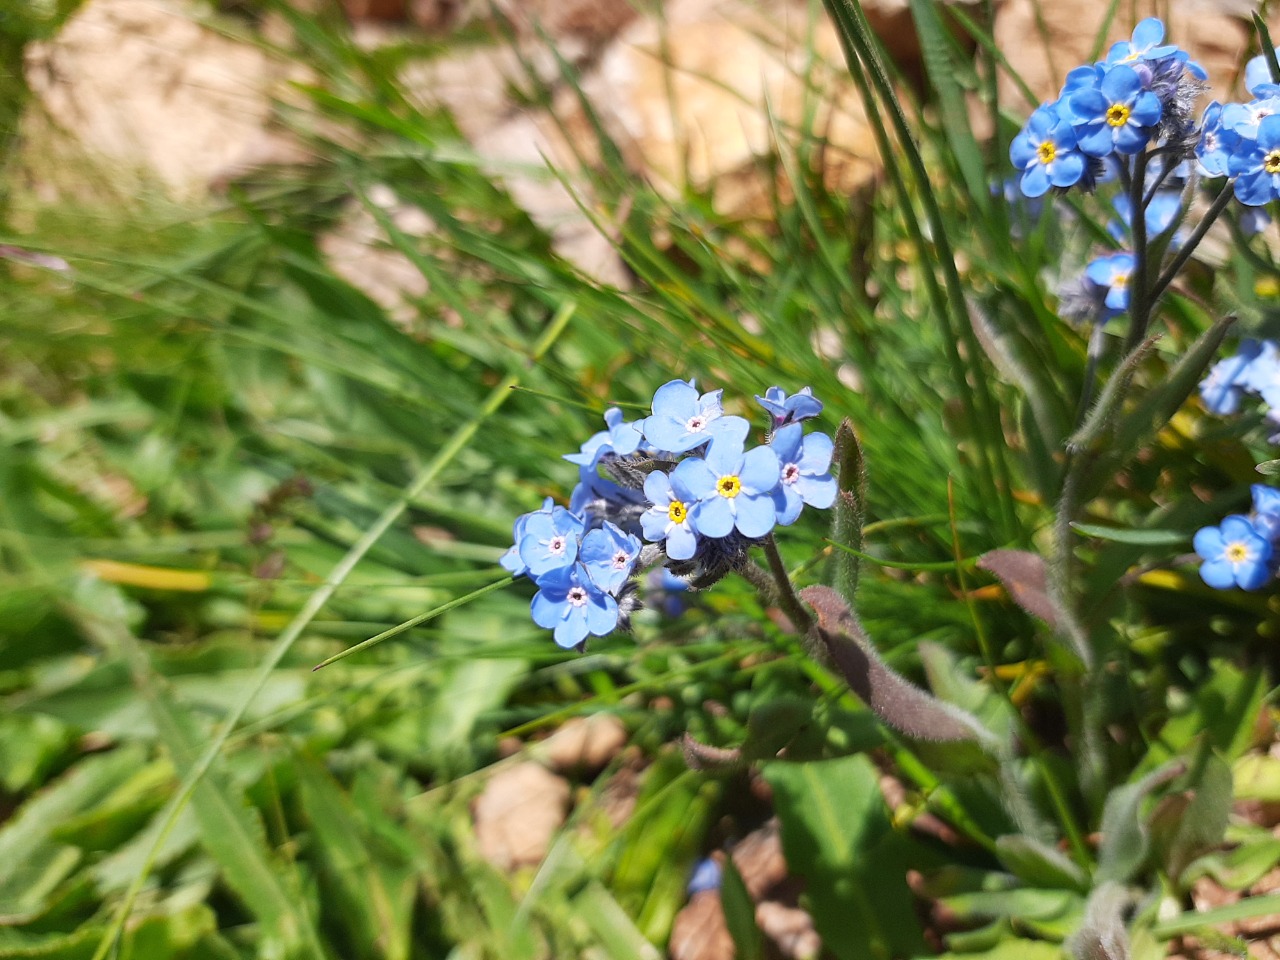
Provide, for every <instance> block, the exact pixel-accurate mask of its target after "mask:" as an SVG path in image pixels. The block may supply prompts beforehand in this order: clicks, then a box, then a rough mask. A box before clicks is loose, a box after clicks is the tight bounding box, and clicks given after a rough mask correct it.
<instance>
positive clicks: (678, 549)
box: [640, 460, 698, 560]
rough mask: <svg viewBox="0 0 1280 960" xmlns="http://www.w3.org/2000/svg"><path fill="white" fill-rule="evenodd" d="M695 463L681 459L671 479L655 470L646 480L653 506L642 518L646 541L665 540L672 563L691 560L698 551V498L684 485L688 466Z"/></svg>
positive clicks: (648, 496) (645, 485) (648, 495)
mask: <svg viewBox="0 0 1280 960" xmlns="http://www.w3.org/2000/svg"><path fill="white" fill-rule="evenodd" d="M695 462H697V461H695V460H681V461H680V463H679V464H677V466H676V468H675V469H674V470H672V471H671V476H667V475H666V474H665V473H661V472H659V471H654V472H653V473H651V474H649V475H648V476H647V477H645V478H644V495H645V496H646V497H647V498H648V499H649V502H650V503H651V504H653V506H651V507H650V508H649V509H648V510H646V511H645V512H644V513H642V514H641V515H640V528H641V529H642V530H643V531H644V538H645V539H646V540H650V541H653V542H655V543H657V542H659V541H662V540H665V541H666V542H667V546H666V550H667V556H668V557H670V558H671V559H672V560H689V559H691V558H692V557H693V555H694V553H696V552H697V549H698V530H697V528H696V527H695V526H694V522H693V515H692V511H693V505H694V504H695V503H696V502H697V497H695V496H694V495H693V493H692V491H690V490H689V488H688V487H687V486H685V482H684V477H685V475H686V474H687V473H688V471H689V468H688V467H685V464H686V463H695Z"/></svg>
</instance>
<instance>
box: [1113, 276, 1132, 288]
mask: <svg viewBox="0 0 1280 960" xmlns="http://www.w3.org/2000/svg"><path fill="white" fill-rule="evenodd" d="M1111 286H1113V287H1119V288H1120V289H1121V290H1123V289H1125V288H1126V287H1128V286H1129V274H1127V273H1117V274H1116V275H1115V276H1114V277H1112V278H1111Z"/></svg>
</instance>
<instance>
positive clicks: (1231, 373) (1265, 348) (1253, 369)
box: [1200, 339, 1280, 442]
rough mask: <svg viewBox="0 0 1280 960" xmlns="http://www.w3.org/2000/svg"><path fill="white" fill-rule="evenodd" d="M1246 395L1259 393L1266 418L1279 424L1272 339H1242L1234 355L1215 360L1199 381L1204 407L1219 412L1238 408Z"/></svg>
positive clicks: (1279, 385)
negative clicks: (1206, 373)
mask: <svg viewBox="0 0 1280 960" xmlns="http://www.w3.org/2000/svg"><path fill="white" fill-rule="evenodd" d="M1246 395H1249V396H1257V397H1261V398H1262V401H1263V402H1264V403H1265V404H1266V405H1267V408H1268V409H1267V419H1268V420H1269V421H1271V423H1272V424H1274V425H1275V426H1276V427H1277V428H1280V346H1277V345H1276V343H1275V342H1274V341H1272V340H1252V339H1250V340H1242V341H1241V342H1240V348H1239V350H1238V351H1237V353H1236V355H1235V356H1233V357H1227V358H1226V359H1224V360H1219V361H1218V362H1217V363H1215V364H1214V365H1213V366H1212V367H1211V368H1210V370H1209V373H1208V375H1207V376H1206V377H1205V378H1204V380H1203V381H1202V382H1201V384H1200V399H1201V401H1202V402H1203V403H1204V406H1205V409H1206V410H1208V411H1209V412H1210V413H1216V414H1218V415H1220V416H1229V415H1231V414H1233V413H1236V412H1237V411H1239V409H1240V402H1241V401H1242V400H1243V399H1244V397H1245V396H1246ZM1271 439H1272V442H1276V441H1277V439H1280V435H1276V436H1273V437H1272V438H1271Z"/></svg>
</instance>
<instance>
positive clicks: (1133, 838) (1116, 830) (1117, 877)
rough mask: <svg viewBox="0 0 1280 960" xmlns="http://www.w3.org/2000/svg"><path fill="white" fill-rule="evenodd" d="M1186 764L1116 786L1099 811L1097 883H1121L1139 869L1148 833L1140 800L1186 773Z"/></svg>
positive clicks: (1166, 768) (1177, 762)
mask: <svg viewBox="0 0 1280 960" xmlns="http://www.w3.org/2000/svg"><path fill="white" fill-rule="evenodd" d="M1186 769H1187V767H1186V763H1185V762H1183V761H1182V760H1175V761H1173V762H1172V763H1168V764H1166V765H1165V766H1163V767H1161V768H1160V769H1158V770H1155V771H1153V772H1151V773H1149V774H1147V775H1146V776H1145V777H1143V778H1142V779H1141V780H1138V781H1137V782H1136V783H1130V784H1126V785H1125V786H1122V787H1116V788H1115V789H1114V790H1112V791H1111V793H1110V794H1109V795H1108V796H1107V802H1106V805H1105V806H1104V807H1103V808H1102V830H1101V834H1102V843H1101V845H1100V846H1099V848H1098V870H1097V873H1096V874H1095V877H1096V879H1097V881H1098V882H1099V883H1102V882H1105V881H1108V880H1114V881H1116V882H1117V883H1124V882H1126V881H1127V880H1128V879H1129V878H1130V877H1132V876H1133V875H1134V874H1135V873H1137V871H1138V869H1139V868H1140V867H1141V866H1142V864H1143V861H1145V860H1146V858H1147V850H1148V849H1149V847H1150V843H1151V841H1150V832H1149V831H1148V830H1147V825H1146V823H1145V821H1144V820H1143V818H1142V801H1143V800H1144V799H1145V798H1146V796H1147V794H1149V793H1150V792H1151V791H1152V790H1155V789H1156V788H1157V787H1159V786H1162V785H1163V784H1166V783H1168V782H1169V781H1170V780H1173V779H1174V778H1176V777H1179V776H1181V775H1182V774H1183V773H1184V772H1185V771H1186Z"/></svg>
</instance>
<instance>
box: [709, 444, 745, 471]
mask: <svg viewBox="0 0 1280 960" xmlns="http://www.w3.org/2000/svg"><path fill="white" fill-rule="evenodd" d="M706 462H707V466H708V467H709V468H710V470H711V472H712V473H714V474H715V475H716V477H717V479H718V478H720V477H726V476H730V475H735V474H737V473H738V472H739V471H740V470H741V469H742V444H740V443H738V444H734V443H730V442H728V441H726V442H725V443H715V444H712V445H711V449H710V450H708V451H707V455H706Z"/></svg>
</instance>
